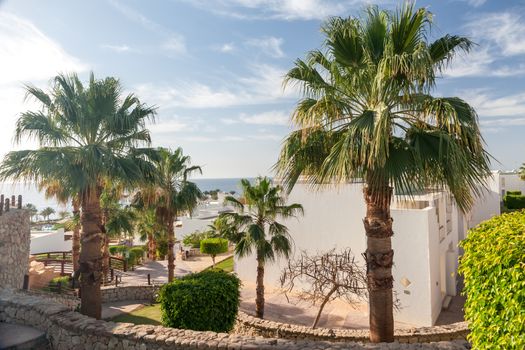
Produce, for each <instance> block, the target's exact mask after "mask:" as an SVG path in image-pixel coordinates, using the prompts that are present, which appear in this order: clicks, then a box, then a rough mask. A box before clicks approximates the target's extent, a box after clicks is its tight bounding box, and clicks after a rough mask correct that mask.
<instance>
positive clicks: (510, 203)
mask: <svg viewBox="0 0 525 350" xmlns="http://www.w3.org/2000/svg"><path fill="white" fill-rule="evenodd" d="M503 203H505V207H507V209H524V208H525V196H522V195H521V191H508V192H507V193H506V194H505V197H503Z"/></svg>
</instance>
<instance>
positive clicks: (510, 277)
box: [459, 211, 525, 350]
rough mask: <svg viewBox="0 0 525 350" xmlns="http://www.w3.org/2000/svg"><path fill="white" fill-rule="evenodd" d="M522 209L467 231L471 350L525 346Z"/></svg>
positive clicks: (462, 267) (467, 315)
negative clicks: (472, 349)
mask: <svg viewBox="0 0 525 350" xmlns="http://www.w3.org/2000/svg"><path fill="white" fill-rule="evenodd" d="M524 232H525V212H522V211H520V212H513V213H508V214H503V215H500V216H496V217H494V218H492V219H490V220H488V221H485V222H483V223H481V224H480V225H479V226H477V227H476V228H474V229H472V230H470V232H469V234H468V236H467V239H466V240H464V241H463V242H462V243H461V246H462V247H463V249H464V250H465V254H464V255H463V257H462V258H461V261H460V269H459V270H460V273H462V274H463V276H464V278H465V289H464V293H465V295H466V296H467V301H466V303H465V319H466V320H468V322H469V329H470V330H471V333H470V335H469V341H470V342H471V343H472V346H473V348H474V349H505V350H511V349H516V350H517V349H525V233H524Z"/></svg>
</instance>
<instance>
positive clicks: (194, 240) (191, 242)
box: [182, 231, 208, 248]
mask: <svg viewBox="0 0 525 350" xmlns="http://www.w3.org/2000/svg"><path fill="white" fill-rule="evenodd" d="M205 238H208V234H207V233H206V232H200V231H195V232H193V233H191V234H189V235H187V236H185V237H184V238H183V239H182V243H184V245H187V246H191V247H192V248H200V246H201V241H202V240H203V239H205Z"/></svg>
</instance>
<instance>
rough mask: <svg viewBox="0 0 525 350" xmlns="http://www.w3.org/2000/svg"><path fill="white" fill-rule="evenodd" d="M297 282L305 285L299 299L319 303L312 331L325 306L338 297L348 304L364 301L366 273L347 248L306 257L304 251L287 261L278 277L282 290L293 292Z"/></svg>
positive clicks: (365, 295)
mask: <svg viewBox="0 0 525 350" xmlns="http://www.w3.org/2000/svg"><path fill="white" fill-rule="evenodd" d="M297 282H303V283H302V284H301V285H304V287H303V288H302V290H301V292H300V293H299V299H300V300H304V301H307V302H309V303H311V304H312V305H315V304H317V303H321V304H320V305H319V311H318V312H317V316H316V317H315V320H314V323H313V324H312V328H315V327H317V324H318V323H319V319H320V318H321V314H322V312H323V309H324V307H325V305H326V304H327V303H328V302H330V301H332V300H335V299H338V298H341V299H344V300H346V301H347V302H348V303H350V304H354V303H355V302H356V301H357V300H359V299H366V297H367V287H366V271H365V268H364V267H363V266H361V265H359V264H358V263H357V262H356V261H355V257H354V256H353V255H352V252H351V251H350V249H346V250H344V251H342V252H340V253H336V252H335V249H332V250H330V251H328V252H326V253H317V254H316V255H309V254H308V253H307V252H306V251H302V252H301V256H300V257H299V258H298V259H296V260H289V261H288V266H287V267H286V268H285V269H284V270H283V272H282V274H281V288H284V293H285V295H286V298H287V299H288V295H287V293H289V292H291V291H292V290H294V289H295V287H296V286H295V284H296V283H297Z"/></svg>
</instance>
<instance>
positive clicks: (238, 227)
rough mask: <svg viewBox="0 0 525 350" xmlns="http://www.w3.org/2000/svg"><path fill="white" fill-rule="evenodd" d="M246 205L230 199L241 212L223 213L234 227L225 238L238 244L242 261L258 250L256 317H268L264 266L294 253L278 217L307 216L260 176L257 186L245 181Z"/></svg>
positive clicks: (221, 216)
mask: <svg viewBox="0 0 525 350" xmlns="http://www.w3.org/2000/svg"><path fill="white" fill-rule="evenodd" d="M241 187H242V191H243V197H244V199H245V204H243V203H241V202H240V201H239V200H238V199H236V198H235V197H233V196H227V197H226V198H225V203H227V204H231V205H232V206H234V207H235V208H236V209H237V210H238V212H235V213H223V214H221V215H220V218H221V220H222V222H221V223H220V225H221V226H224V223H227V224H228V225H230V228H229V229H228V228H224V227H221V230H220V232H221V233H222V235H223V237H224V238H227V239H228V240H230V241H231V242H233V243H235V254H236V255H237V256H238V257H240V258H242V257H246V256H248V255H250V254H251V253H252V251H254V250H255V256H256V259H257V280H256V298H255V314H256V316H257V317H259V318H263V317H264V266H265V264H266V263H267V262H271V261H273V260H274V259H275V257H276V256H277V257H279V256H282V257H285V258H288V257H289V254H290V252H291V250H292V240H291V237H290V236H289V235H288V229H287V228H286V226H284V225H283V224H281V223H279V222H277V221H276V220H277V219H278V218H281V219H287V218H290V217H295V216H297V215H299V214H303V207H302V206H301V205H300V204H297V203H294V204H290V205H286V199H285V198H284V197H283V196H282V193H281V192H282V188H281V187H280V186H273V185H272V182H271V180H270V179H268V178H266V177H264V178H263V177H258V178H257V179H256V182H255V185H253V186H252V184H251V183H250V182H249V181H248V180H246V179H242V180H241Z"/></svg>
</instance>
